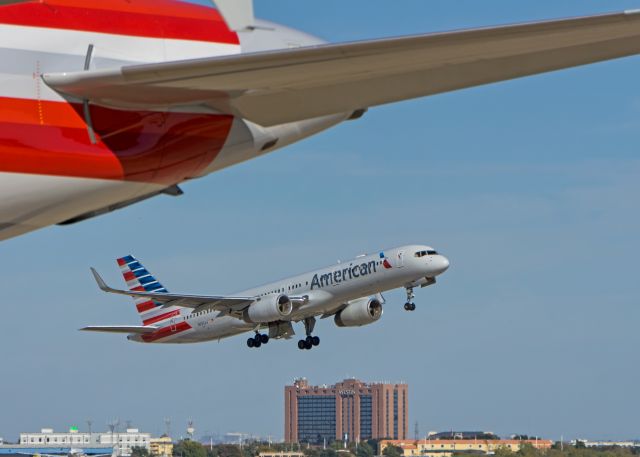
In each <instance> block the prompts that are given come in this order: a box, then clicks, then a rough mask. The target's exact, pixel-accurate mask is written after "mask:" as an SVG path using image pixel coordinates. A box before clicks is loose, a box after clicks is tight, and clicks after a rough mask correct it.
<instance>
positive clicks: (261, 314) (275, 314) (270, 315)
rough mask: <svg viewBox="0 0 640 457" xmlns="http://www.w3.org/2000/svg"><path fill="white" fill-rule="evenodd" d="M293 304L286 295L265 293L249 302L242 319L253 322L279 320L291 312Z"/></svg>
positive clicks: (265, 322)
mask: <svg viewBox="0 0 640 457" xmlns="http://www.w3.org/2000/svg"><path fill="white" fill-rule="evenodd" d="M291 311H293V304H292V303H291V300H290V299H289V297H287V296H286V295H284V294H283V295H276V294H273V295H267V296H266V297H262V299H260V300H257V301H255V302H253V303H251V306H249V308H247V309H246V310H245V312H244V320H245V321H247V322H251V323H255V324H267V323H269V322H275V321H279V320H281V319H282V318H285V317H287V316H289V315H290V314H291Z"/></svg>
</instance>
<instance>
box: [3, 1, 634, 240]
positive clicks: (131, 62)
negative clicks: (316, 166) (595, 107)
mask: <svg viewBox="0 0 640 457" xmlns="http://www.w3.org/2000/svg"><path fill="white" fill-rule="evenodd" d="M213 3H215V6H217V9H214V8H210V7H207V6H203V5H195V4H189V3H184V2H180V1H177V0H0V5H2V6H0V42H2V47H0V62H2V65H0V80H1V81H2V84H1V85H0V117H1V119H0V194H1V195H2V199H0V240H5V239H8V238H11V237H15V236H18V235H21V234H24V233H27V232H30V231H33V230H36V229H39V228H42V227H47V226H50V225H54V224H58V225H65V224H73V223H76V222H80V221H84V220H86V219H89V218H93V217H96V216H100V215H102V214H106V213H109V212H111V211H114V210H118V209H120V208H124V207H126V206H129V205H132V204H135V203H138V202H141V201H143V200H146V199H148V198H152V197H155V196H158V195H170V196H179V195H181V194H182V193H183V191H182V189H181V188H180V184H182V183H184V182H186V181H189V180H192V179H197V178H201V177H204V176H206V175H209V174H211V173H214V172H216V171H219V170H222V169H224V168H227V167H230V166H232V165H235V164H239V163H241V162H244V161H247V160H250V159H253V158H256V157H258V156H261V155H264V154H266V153H269V152H272V151H275V150H276V149H279V148H282V147H285V146H287V145H289V144H292V143H294V142H297V141H299V140H302V139H304V138H307V137H309V136H311V135H315V134H317V133H319V132H321V131H323V130H326V129H328V128H330V127H333V126H335V125H337V124H339V123H342V122H344V121H347V120H354V119H358V118H360V117H361V116H363V115H364V114H365V113H366V111H367V110H368V109H370V108H372V107H375V106H378V105H382V104H386V103H392V102H397V101H401V100H407V99H412V98H417V97H424V96H429V95H435V94H440V93H444V92H448V91H454V90H459V89H463V88H467V87H473V86H478V85H483V84H488V83H494V82H499V81H504V80H509V79H513V78H519V77H523V76H529V75H534V74H538V73H543V72H548V71H554V70H559V69H563V68H569V67H574V66H578V65H584V64H589V63H593V62H599V61H604V60H608V59H615V58H620V57H626V56H631V55H635V54H638V53H640V10H631V11H624V12H621V13H614V14H604V15H598V16H590V17H578V18H573V19H563V20H554V21H544V22H533V23H525V24H517V25H508V26H501V27H493V28H479V29H470V30H462V31H454V32H445V33H430V34H424V35H416V36H405V37H400V38H388V39H374V40H368V41H359V42H350V43H337V44H335V43H334V44H331V43H326V42H324V41H322V40H320V39H319V38H317V37H314V36H311V35H309V34H307V33H304V32H302V31H299V30H295V29H293V28H290V27H286V26H283V25H279V24H275V23H272V22H268V21H264V20H259V19H257V18H256V17H255V16H254V13H253V3H252V0H213Z"/></svg>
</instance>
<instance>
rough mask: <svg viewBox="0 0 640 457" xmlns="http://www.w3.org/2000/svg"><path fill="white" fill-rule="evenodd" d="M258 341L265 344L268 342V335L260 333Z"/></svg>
mask: <svg viewBox="0 0 640 457" xmlns="http://www.w3.org/2000/svg"><path fill="white" fill-rule="evenodd" d="M260 342H261V343H262V344H267V343H268V342H269V335H267V334H264V333H263V334H262V335H260Z"/></svg>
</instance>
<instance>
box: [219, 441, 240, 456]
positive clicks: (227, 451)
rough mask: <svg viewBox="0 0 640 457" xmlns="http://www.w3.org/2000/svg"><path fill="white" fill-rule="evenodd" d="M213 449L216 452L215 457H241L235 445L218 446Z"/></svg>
mask: <svg viewBox="0 0 640 457" xmlns="http://www.w3.org/2000/svg"><path fill="white" fill-rule="evenodd" d="M215 449H216V451H217V454H216V456H215V457H242V452H241V451H240V448H239V447H238V446H236V445H235V444H220V445H218V446H216V447H215Z"/></svg>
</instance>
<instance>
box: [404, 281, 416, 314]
mask: <svg viewBox="0 0 640 457" xmlns="http://www.w3.org/2000/svg"><path fill="white" fill-rule="evenodd" d="M414 298H416V294H414V293H413V287H407V302H406V303H405V304H404V309H405V310H406V311H415V309H416V305H415V303H413V301H412V300H413V299H414Z"/></svg>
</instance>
